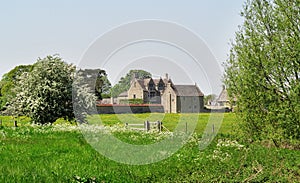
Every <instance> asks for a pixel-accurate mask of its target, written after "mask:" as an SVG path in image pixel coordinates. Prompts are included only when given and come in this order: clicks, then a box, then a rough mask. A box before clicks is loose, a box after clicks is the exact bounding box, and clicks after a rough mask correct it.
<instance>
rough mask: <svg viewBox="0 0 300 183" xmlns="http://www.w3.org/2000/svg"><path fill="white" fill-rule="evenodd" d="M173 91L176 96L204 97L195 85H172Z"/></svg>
mask: <svg viewBox="0 0 300 183" xmlns="http://www.w3.org/2000/svg"><path fill="white" fill-rule="evenodd" d="M174 89H175V92H176V95H177V96H182V97H183V96H184V97H193V96H201V97H202V96H204V94H203V93H202V92H201V90H200V89H199V88H198V86H197V85H174Z"/></svg>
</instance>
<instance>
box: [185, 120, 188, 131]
mask: <svg viewBox="0 0 300 183" xmlns="http://www.w3.org/2000/svg"><path fill="white" fill-rule="evenodd" d="M187 131H188V125H187V122H185V134H187Z"/></svg>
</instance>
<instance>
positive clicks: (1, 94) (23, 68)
mask: <svg viewBox="0 0 300 183" xmlns="http://www.w3.org/2000/svg"><path fill="white" fill-rule="evenodd" d="M32 68H33V66H32V65H19V66H16V67H15V68H14V69H12V70H11V71H9V72H8V73H6V74H4V75H3V77H2V79H1V81H0V111H1V110H5V108H6V105H7V104H8V98H14V97H15V96H16V94H15V93H14V87H15V86H16V82H17V80H18V78H19V77H20V76H21V75H22V74H23V73H25V72H30V71H31V70H32Z"/></svg>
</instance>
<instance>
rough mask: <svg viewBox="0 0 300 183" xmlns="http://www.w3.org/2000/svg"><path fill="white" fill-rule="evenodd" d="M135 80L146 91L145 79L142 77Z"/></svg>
mask: <svg viewBox="0 0 300 183" xmlns="http://www.w3.org/2000/svg"><path fill="white" fill-rule="evenodd" d="M136 81H137V82H138V83H139V85H140V86H141V87H142V89H143V90H144V91H147V88H146V86H145V81H144V80H143V79H136Z"/></svg>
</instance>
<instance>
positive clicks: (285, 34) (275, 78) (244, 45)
mask: <svg viewBox="0 0 300 183" xmlns="http://www.w3.org/2000/svg"><path fill="white" fill-rule="evenodd" d="M241 15H242V17H243V18H244V23H243V25H242V26H241V27H240V29H239V31H238V32H237V33H236V37H235V40H234V41H233V43H232V48H231V51H230V57H229V59H228V60H227V62H226V64H225V83H226V85H227V88H228V92H229V95H230V96H231V97H233V96H235V97H236V98H237V105H238V114H239V115H240V117H241V119H242V120H243V121H244V124H245V130H246V132H248V134H249V135H251V136H252V137H257V138H266V137H267V138H270V139H272V140H273V141H274V142H275V144H276V145H278V142H280V140H282V139H300V1H299V0H252V1H247V2H246V3H245V5H244V9H243V11H242V13H241Z"/></svg>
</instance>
